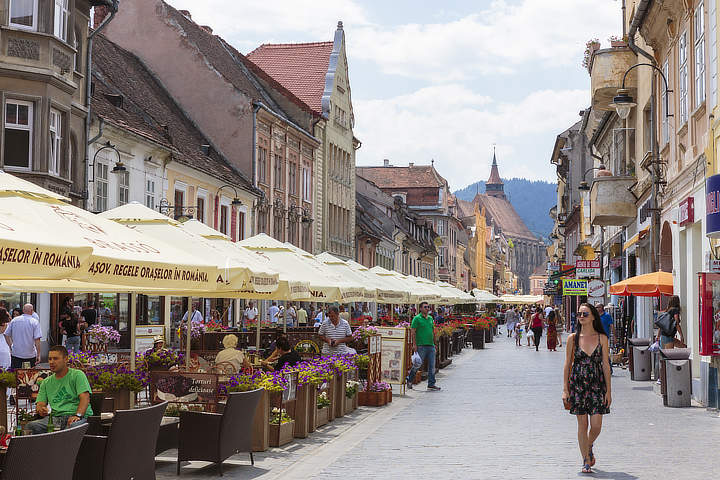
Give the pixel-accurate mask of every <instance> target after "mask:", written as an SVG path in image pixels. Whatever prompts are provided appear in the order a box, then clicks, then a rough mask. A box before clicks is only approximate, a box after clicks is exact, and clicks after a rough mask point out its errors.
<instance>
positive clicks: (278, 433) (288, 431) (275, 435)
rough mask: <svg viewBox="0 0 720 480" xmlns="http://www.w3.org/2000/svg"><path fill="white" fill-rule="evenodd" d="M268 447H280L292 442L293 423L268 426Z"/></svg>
mask: <svg viewBox="0 0 720 480" xmlns="http://www.w3.org/2000/svg"><path fill="white" fill-rule="evenodd" d="M268 427H269V435H270V446H271V447H282V446H283V445H287V444H288V443H290V442H292V440H293V431H294V430H295V421H291V422H287V423H283V424H280V425H272V424H270V425H269V426H268Z"/></svg>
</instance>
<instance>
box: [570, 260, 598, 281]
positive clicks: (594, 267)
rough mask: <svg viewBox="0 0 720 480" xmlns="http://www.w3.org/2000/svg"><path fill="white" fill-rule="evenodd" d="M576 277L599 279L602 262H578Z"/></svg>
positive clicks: (576, 262) (576, 263)
mask: <svg viewBox="0 0 720 480" xmlns="http://www.w3.org/2000/svg"><path fill="white" fill-rule="evenodd" d="M575 276H576V277H578V278H591V277H599V276H600V260H576V261H575Z"/></svg>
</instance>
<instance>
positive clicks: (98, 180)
mask: <svg viewBox="0 0 720 480" xmlns="http://www.w3.org/2000/svg"><path fill="white" fill-rule="evenodd" d="M109 172H110V164H109V163H105V162H102V161H100V160H99V159H98V160H97V161H96V162H95V211H96V212H104V211H105V210H107V209H108V203H109V200H110V198H109V197H110V195H109V193H110V177H109Z"/></svg>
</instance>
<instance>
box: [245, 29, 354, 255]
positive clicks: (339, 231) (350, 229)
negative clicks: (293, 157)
mask: <svg viewBox="0 0 720 480" xmlns="http://www.w3.org/2000/svg"><path fill="white" fill-rule="evenodd" d="M345 48H346V47H345V31H344V30H343V25H342V22H338V25H337V30H336V31H335V37H334V39H333V41H331V42H314V43H293V44H269V43H268V44H263V45H260V46H259V47H258V48H256V49H255V50H253V51H252V52H250V53H249V54H248V56H247V57H248V58H249V59H250V60H251V61H252V62H253V63H255V64H256V65H258V66H259V67H260V68H262V69H263V70H264V71H266V72H267V73H268V74H270V75H271V76H272V78H273V79H275V80H277V82H279V83H280V84H281V85H282V86H284V87H285V88H287V89H288V90H289V91H291V92H293V93H294V94H295V95H297V97H298V98H300V99H301V100H303V101H304V102H305V103H306V104H307V105H309V106H310V108H311V109H312V112H313V115H315V116H316V118H317V120H316V121H314V122H313V129H312V130H311V131H312V133H313V135H314V136H315V137H316V138H317V139H319V140H320V146H319V148H318V151H317V155H316V157H315V162H316V170H315V176H314V182H313V186H314V191H313V193H312V194H313V199H314V205H315V214H314V218H315V222H314V236H315V248H314V250H315V253H318V252H324V251H327V252H330V253H332V254H333V255H335V256H338V257H341V258H346V259H347V258H355V252H354V249H355V151H356V150H357V149H358V148H360V142H359V140H358V139H356V138H355V137H354V135H353V127H354V126H355V114H354V112H353V106H352V95H351V90H350V75H349V70H348V62H347V55H346V53H345ZM321 120H322V121H321Z"/></svg>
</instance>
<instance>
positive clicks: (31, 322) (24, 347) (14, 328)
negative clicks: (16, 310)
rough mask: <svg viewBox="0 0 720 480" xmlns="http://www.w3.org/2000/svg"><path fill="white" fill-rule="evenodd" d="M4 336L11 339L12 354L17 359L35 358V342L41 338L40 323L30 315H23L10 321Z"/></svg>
mask: <svg viewBox="0 0 720 480" xmlns="http://www.w3.org/2000/svg"><path fill="white" fill-rule="evenodd" d="M5 335H7V336H9V337H10V338H12V354H13V356H15V357H18V358H35V357H36V356H37V350H36V349H35V340H36V339H40V338H42V330H41V329H40V322H38V321H37V320H35V318H34V317H33V316H32V315H27V314H25V313H23V314H22V315H20V316H19V317H15V318H13V319H12V320H11V321H10V325H8V327H7V330H5Z"/></svg>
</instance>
